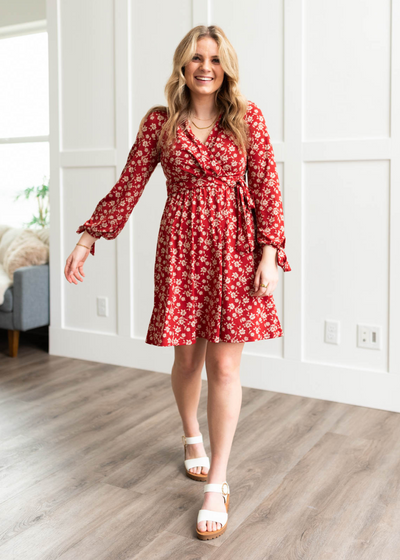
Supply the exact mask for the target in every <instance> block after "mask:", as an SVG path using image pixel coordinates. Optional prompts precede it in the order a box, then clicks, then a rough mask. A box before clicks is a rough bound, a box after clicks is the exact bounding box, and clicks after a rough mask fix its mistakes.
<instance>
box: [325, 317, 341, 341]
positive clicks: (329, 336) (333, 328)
mask: <svg viewBox="0 0 400 560" xmlns="http://www.w3.org/2000/svg"><path fill="white" fill-rule="evenodd" d="M339 327H340V323H339V321H325V342H328V343H329V344H339Z"/></svg>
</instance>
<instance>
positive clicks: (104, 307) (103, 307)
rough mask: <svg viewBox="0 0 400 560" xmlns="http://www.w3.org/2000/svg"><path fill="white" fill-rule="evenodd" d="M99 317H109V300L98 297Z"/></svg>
mask: <svg viewBox="0 0 400 560" xmlns="http://www.w3.org/2000/svg"><path fill="white" fill-rule="evenodd" d="M97 315H98V316H99V317H108V298H107V297H98V298H97Z"/></svg>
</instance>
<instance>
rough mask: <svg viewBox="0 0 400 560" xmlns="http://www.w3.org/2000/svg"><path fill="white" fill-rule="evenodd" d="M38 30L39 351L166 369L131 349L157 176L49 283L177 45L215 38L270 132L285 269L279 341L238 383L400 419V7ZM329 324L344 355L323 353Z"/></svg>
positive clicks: (173, 15)
mask: <svg viewBox="0 0 400 560" xmlns="http://www.w3.org/2000/svg"><path fill="white" fill-rule="evenodd" d="M47 17H48V30H49V41H50V75H51V83H50V92H51V108H50V111H51V204H52V238H51V301H52V303H51V328H50V352H51V353H52V354H58V355H65V356H72V357H76V358H81V359H87V360H95V361H100V362H108V363H115V364H119V365H126V366H130V367H139V368H144V369H148V370H157V371H163V372H165V373H169V372H170V370H171V366H172V362H173V356H174V350H173V348H158V347H155V346H151V345H147V344H145V343H144V338H145V336H146V332H147V327H148V323H149V320H150V315H151V311H152V306H153V294H154V284H153V271H154V258H155V248H156V242H157V236H158V228H159V223H160V218H161V214H162V211H163V208H164V204H165V200H166V188H165V178H164V174H163V172H162V168H161V166H159V167H158V168H157V169H156V170H155V172H154V174H153V176H152V178H151V180H150V182H149V183H148V185H147V187H146V189H145V191H144V193H143V195H142V198H141V199H140V201H139V203H138V205H137V206H136V208H135V209H134V211H133V214H132V216H131V218H130V220H129V222H128V224H127V225H126V226H125V229H124V231H123V232H122V233H121V234H120V235H119V237H118V238H117V239H116V240H115V241H106V240H104V239H101V240H99V241H97V242H96V256H95V257H94V258H93V257H92V256H89V258H88V260H87V262H86V263H85V274H86V277H85V280H84V282H83V283H82V284H78V286H75V285H70V284H69V283H68V282H67V281H66V280H65V278H64V275H63V270H64V266H65V260H66V258H67V257H68V255H69V254H70V252H71V251H72V249H73V247H74V244H75V243H76V242H77V240H78V238H79V237H78V235H77V234H76V233H75V231H76V229H77V228H78V226H79V225H81V224H82V223H83V222H84V221H85V220H87V219H88V218H89V217H90V215H91V214H92V212H93V210H94V208H95V205H96V204H97V202H98V201H99V200H100V198H102V197H103V196H104V195H105V194H106V193H107V192H108V191H109V190H110V189H111V188H112V186H113V185H114V184H115V182H116V180H117V179H118V177H119V175H120V173H121V170H122V168H123V166H124V164H125V162H126V158H127V155H128V152H129V149H130V147H131V146H132V144H133V142H134V140H135V137H136V134H137V129H138V126H139V122H140V120H141V118H142V116H143V115H144V113H145V112H146V111H147V109H148V108H149V107H150V106H152V105H155V104H164V103H165V98H164V86H165V83H166V81H167V79H168V77H169V75H170V72H171V69H172V56H173V53H174V50H175V48H176V46H177V44H178V42H179V41H180V40H181V38H182V37H183V36H184V35H185V34H186V32H187V31H188V30H189V29H190V28H191V27H193V26H195V25H198V24H206V25H209V24H217V25H220V26H221V27H222V28H223V29H224V31H225V32H226V34H227V36H228V38H229V39H230V41H231V42H232V44H233V46H234V47H235V49H236V51H237V53H238V57H239V64H240V84H241V88H242V91H243V93H244V94H245V95H246V97H248V98H249V99H251V100H253V101H255V102H256V103H257V104H258V105H259V106H260V107H261V108H262V110H263V113H264V115H265V118H266V121H267V126H268V129H269V132H270V134H271V138H272V142H273V146H274V151H275V156H276V160H277V162H278V172H279V177H280V183H281V189H282V193H283V203H284V213H285V227H286V235H287V245H286V249H287V255H288V260H289V262H290V264H291V266H292V271H291V272H289V273H287V274H284V273H283V272H282V270H281V269H279V271H280V283H279V285H278V288H277V289H276V291H275V292H274V296H275V301H276V303H277V308H278V313H279V316H280V318H281V321H282V324H283V329H284V333H285V336H284V337H282V338H280V339H275V340H273V339H272V340H266V341H261V342H257V343H249V344H247V345H246V347H245V350H244V354H243V360H242V369H241V377H242V383H243V385H246V386H252V387H258V388H264V389H269V390H273V391H281V392H285V393H291V394H298V395H304V396H310V397H315V398H322V399H328V400H332V401H340V402H346V403H351V404H357V405H364V406H370V407H376V408H381V409H385V410H393V411H398V412H400V345H399V343H398V340H399V339H400V296H399V294H398V290H397V286H399V285H400V262H399V255H400V188H399V187H400V108H399V103H398V102H397V103H396V100H397V99H400V44H399V43H400V39H399V36H400V0H392V1H390V0H384V1H382V2H380V3H377V2H372V1H368V2H365V1H364V0H350V1H349V0H346V1H345V0H338V1H337V2H327V1H324V2H321V1H320V0H247V1H244V0H240V1H238V0H234V1H233V0H214V1H212V0H192V1H188V0H170V1H168V2H163V1H161V0H150V1H147V2H139V1H137V0H114V1H112V0H85V2H81V1H78V0H68V1H67V0H47ZM97 296H106V297H108V299H109V316H108V317H98V316H97V312H96V297H97ZM325 320H336V321H339V322H340V344H338V345H332V344H327V343H326V342H324V323H325ZM358 323H362V324H371V325H379V326H380V327H381V329H382V349H381V350H380V351H377V350H367V349H362V348H359V347H358V346H357V324H358ZM203 377H204V378H205V377H206V372H205V371H203Z"/></svg>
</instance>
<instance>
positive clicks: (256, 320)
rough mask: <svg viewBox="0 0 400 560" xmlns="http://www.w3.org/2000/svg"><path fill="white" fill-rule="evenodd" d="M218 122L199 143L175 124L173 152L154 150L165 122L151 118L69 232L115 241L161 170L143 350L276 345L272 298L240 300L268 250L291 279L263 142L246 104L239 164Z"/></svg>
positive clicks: (265, 136)
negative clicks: (85, 216) (161, 198)
mask: <svg viewBox="0 0 400 560" xmlns="http://www.w3.org/2000/svg"><path fill="white" fill-rule="evenodd" d="M221 117H222V115H219V117H218V119H217V121H216V123H215V125H214V127H213V128H212V129H211V132H210V134H209V136H208V138H207V140H206V141H205V142H204V143H203V142H201V141H200V140H199V139H198V138H197V137H196V136H195V134H193V132H192V129H191V127H190V124H189V121H185V123H183V124H182V125H181V126H179V127H178V131H177V137H176V142H175V144H174V145H172V146H169V147H162V148H161V150H158V149H157V140H158V137H159V134H160V131H161V128H162V126H163V124H164V123H165V122H166V120H167V115H166V113H165V112H163V111H161V110H160V111H153V112H152V113H150V114H149V115H148V117H147V119H146V120H145V122H144V125H143V129H142V134H139V133H138V135H137V138H136V141H135V143H134V145H133V146H132V148H131V150H130V152H129V155H128V159H127V163H126V165H125V167H124V169H123V171H122V173H121V176H120V178H119V180H118V182H117V183H116V184H115V185H114V187H113V188H112V189H111V191H110V192H109V193H108V194H107V195H106V196H105V197H104V198H103V199H102V200H100V202H99V203H98V204H97V206H96V208H95V211H94V213H93V215H92V217H91V218H90V219H89V220H88V221H87V222H85V223H84V224H83V225H82V226H80V227H79V228H78V230H77V233H82V232H83V231H87V232H88V233H89V234H90V235H92V236H93V237H96V238H101V237H104V238H106V239H114V238H115V237H117V235H118V234H119V233H120V232H121V231H122V229H123V228H124V226H125V224H126V222H127V220H128V218H129V216H130V214H131V212H132V210H133V209H134V207H135V206H136V204H137V202H138V201H139V198H140V196H141V194H142V192H143V190H144V188H145V186H146V184H147V183H148V181H149V179H150V177H151V174H152V173H153V171H154V169H155V168H156V166H157V164H158V163H161V165H162V168H163V171H164V174H165V176H166V186H167V200H166V203H165V207H164V211H163V214H162V217H161V223H160V228H159V233H158V241H157V248H156V260H155V266H154V306H153V312H152V315H151V318H150V323H149V327H148V331H147V336H146V340H145V342H146V343H147V344H153V345H156V346H177V345H184V344H185V345H187V344H194V343H195V342H196V338H197V337H203V338H206V339H207V340H209V341H211V342H220V341H223V342H251V341H256V340H264V339H268V338H277V337H281V336H283V331H282V326H281V324H280V321H279V318H278V315H277V311H276V307H275V302H274V298H273V295H271V296H264V297H254V296H251V295H249V292H250V291H251V289H252V288H253V284H254V277H255V274H256V271H257V267H258V264H259V262H260V260H261V257H262V247H263V246H264V245H268V244H269V245H273V246H274V247H276V248H277V262H278V265H279V266H280V267H281V268H282V270H284V271H285V272H288V271H290V270H291V267H290V265H289V263H288V260H287V257H286V254H285V252H284V248H285V243H286V238H285V233H284V219H283V208H282V198H281V192H280V187H279V178H278V174H277V171H276V164H275V159H274V152H273V148H272V144H271V141H270V136H269V133H268V130H267V126H266V123H265V119H264V116H263V114H262V112H261V110H260V109H259V108H258V106H257V105H256V104H255V103H254V102H252V101H248V108H247V112H246V115H245V119H246V121H247V123H248V125H249V134H250V147H249V149H248V152H247V154H246V153H244V152H242V151H240V150H239V149H238V147H237V146H236V145H235V143H234V142H233V141H232V139H231V138H230V136H229V135H228V133H226V132H225V131H224V129H223V128H222V126H221V125H220V121H221ZM246 171H247V178H248V183H247V184H246V181H245V175H246ZM95 244H96V243H94V244H93V245H92V248H91V253H92V255H94V254H95Z"/></svg>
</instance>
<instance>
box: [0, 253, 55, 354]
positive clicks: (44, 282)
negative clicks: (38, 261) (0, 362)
mask: <svg viewBox="0 0 400 560" xmlns="http://www.w3.org/2000/svg"><path fill="white" fill-rule="evenodd" d="M49 324H50V287H49V264H48V263H47V264H42V265H36V266H24V267H22V268H19V269H17V270H16V271H15V272H14V284H13V285H12V286H10V287H9V288H7V290H6V292H5V294H4V302H3V304H2V305H0V328H1V329H7V330H8V348H9V354H10V356H11V357H12V358H15V357H17V355H18V343H19V333H20V331H22V332H24V331H28V330H30V329H35V328H37V327H43V326H46V325H49Z"/></svg>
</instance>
